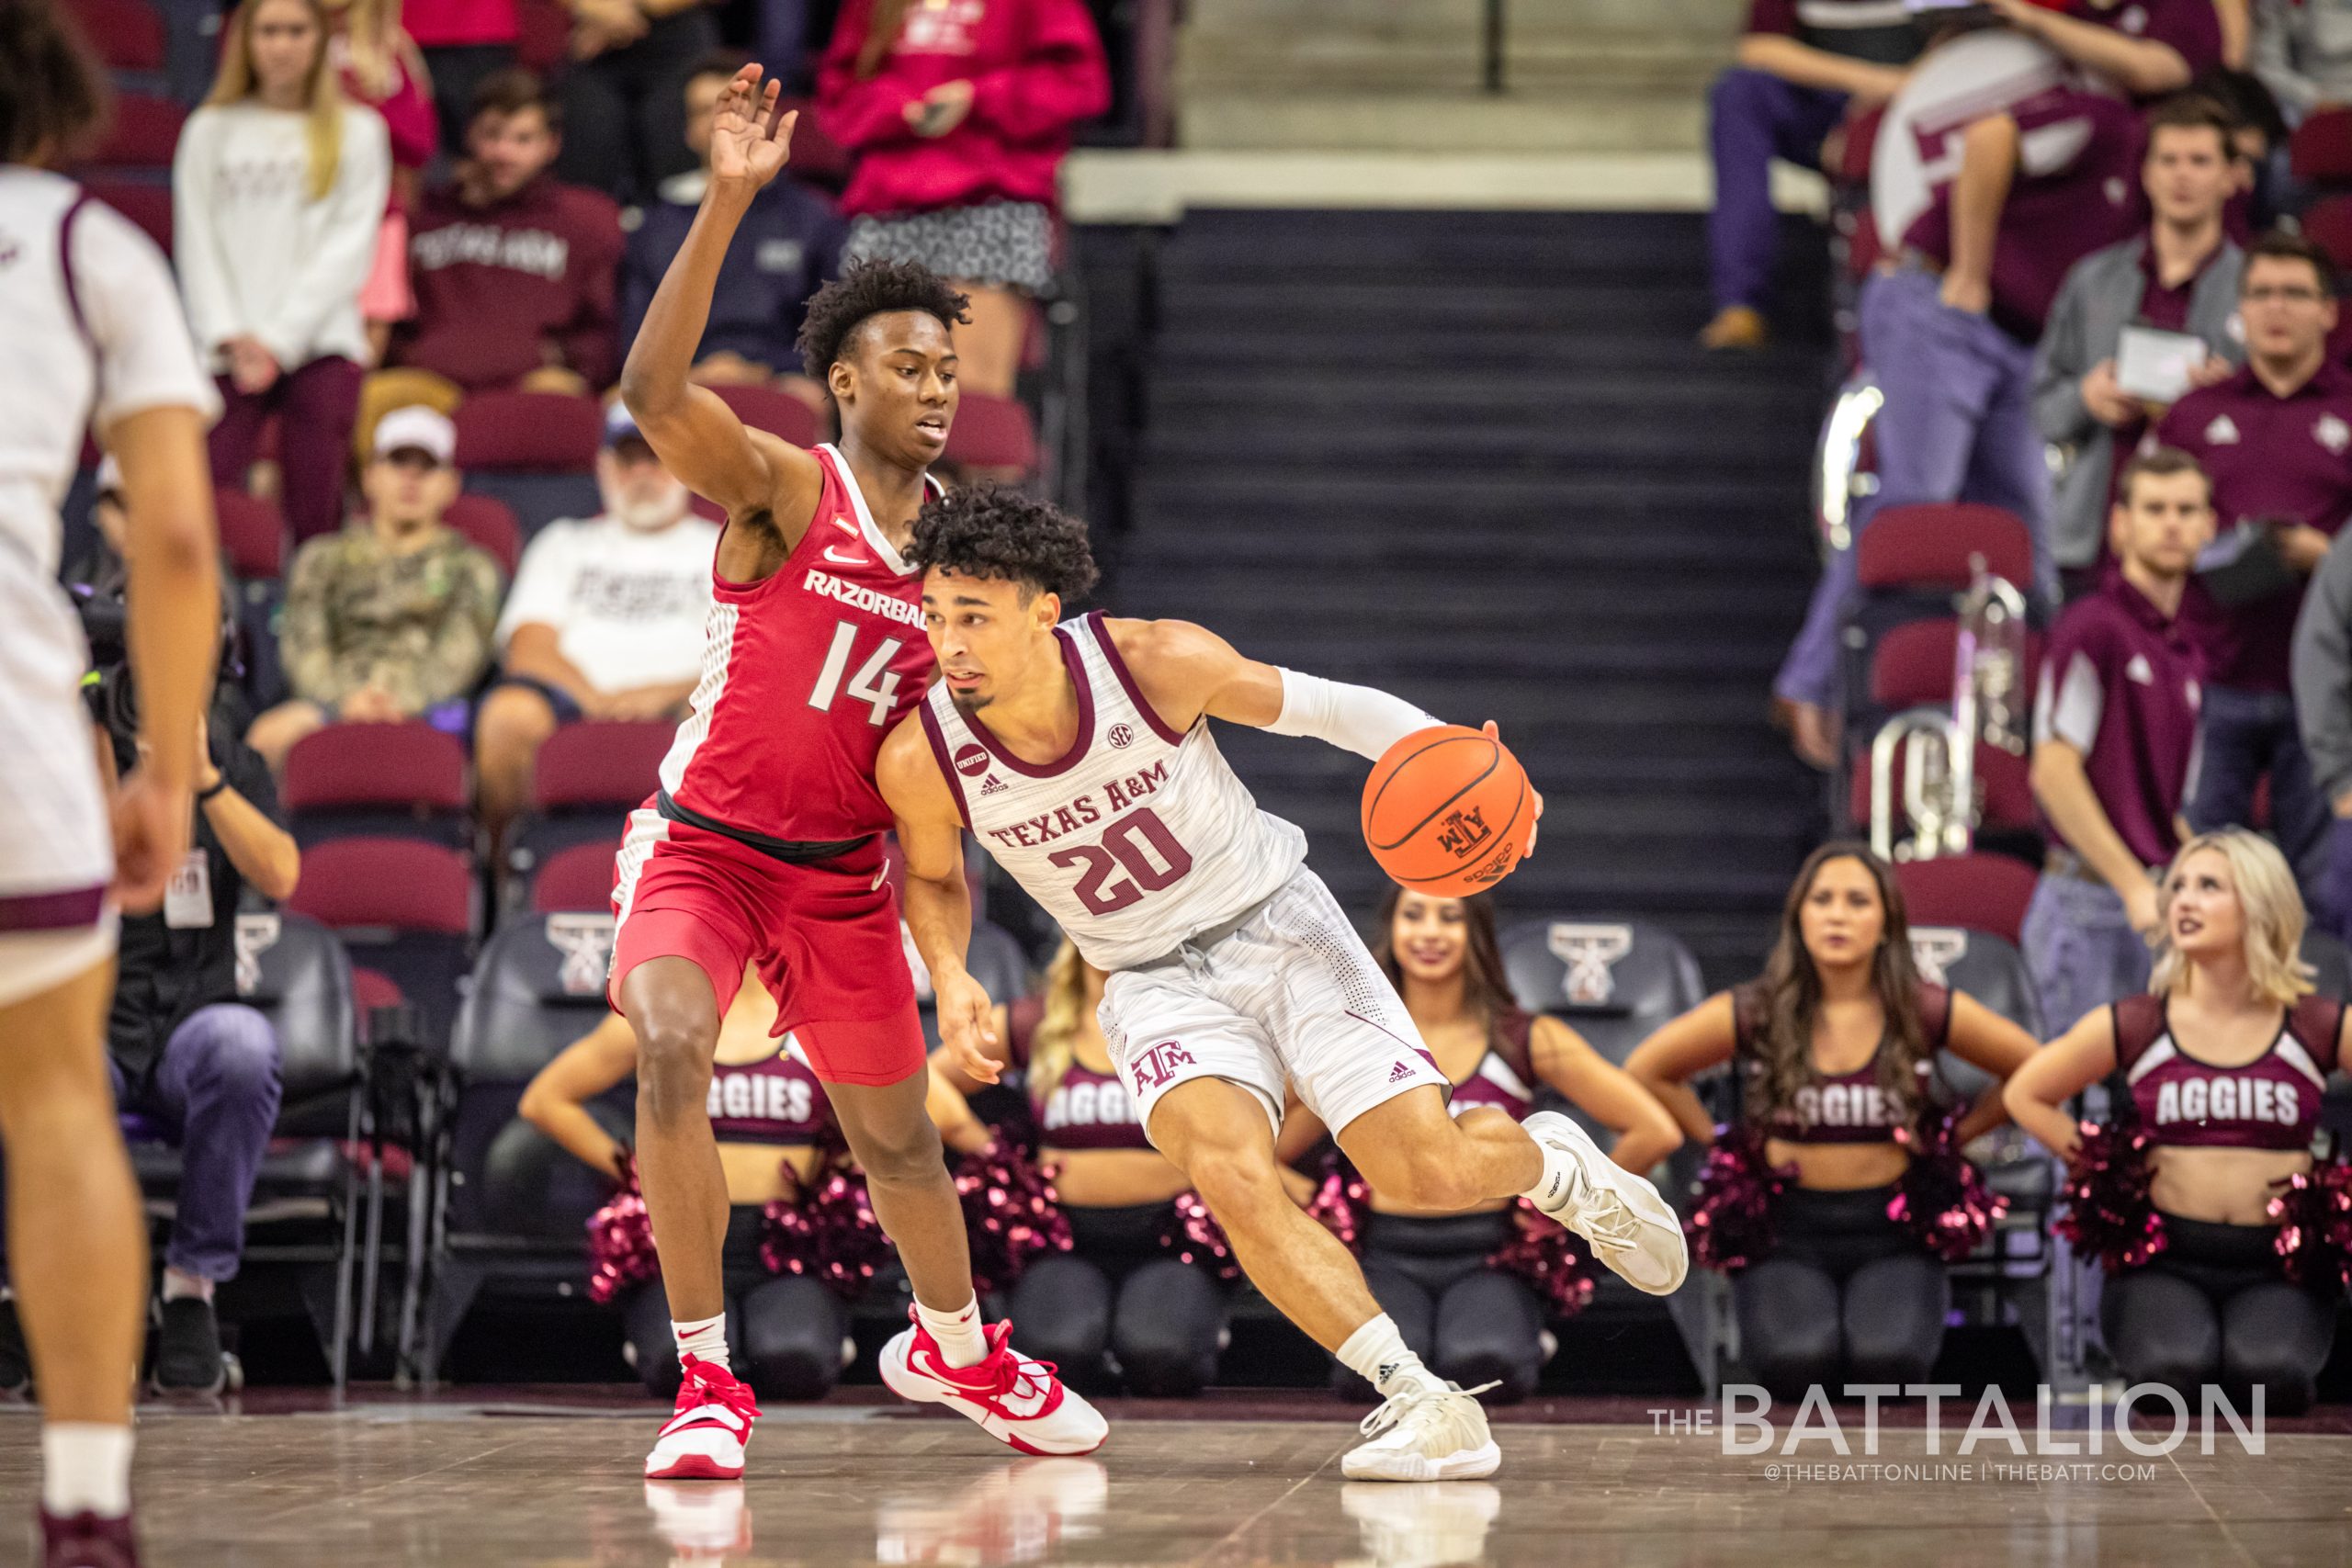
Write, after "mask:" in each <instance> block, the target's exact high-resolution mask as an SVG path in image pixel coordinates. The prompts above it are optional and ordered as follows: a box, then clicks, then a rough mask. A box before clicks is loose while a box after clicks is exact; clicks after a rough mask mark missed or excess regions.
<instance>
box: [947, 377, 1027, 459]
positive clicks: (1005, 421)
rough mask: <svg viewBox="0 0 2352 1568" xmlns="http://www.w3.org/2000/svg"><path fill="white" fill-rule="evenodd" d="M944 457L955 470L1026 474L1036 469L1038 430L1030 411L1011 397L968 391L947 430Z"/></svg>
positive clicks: (958, 405)
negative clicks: (976, 469)
mask: <svg viewBox="0 0 2352 1568" xmlns="http://www.w3.org/2000/svg"><path fill="white" fill-rule="evenodd" d="M945 456H946V458H947V460H948V461H949V462H951V463H954V464H955V465H956V466H957V467H958V468H994V469H1002V470H1006V471H1010V472H1015V473H1021V474H1029V473H1032V472H1035V469H1036V467H1037V431H1036V427H1035V425H1034V424H1032V423H1030V421H1029V411H1028V409H1027V408H1026V407H1024V406H1023V405H1022V404H1020V403H1018V402H1015V401H1014V400H1012V399H1011V398H991V397H989V396H988V395H987V394H985V393H982V392H967V393H965V394H964V396H963V399H962V400H960V401H959V402H958V403H957V404H956V423H954V424H953V425H951V426H950V427H949V428H948V432H947V451H946V454H945Z"/></svg>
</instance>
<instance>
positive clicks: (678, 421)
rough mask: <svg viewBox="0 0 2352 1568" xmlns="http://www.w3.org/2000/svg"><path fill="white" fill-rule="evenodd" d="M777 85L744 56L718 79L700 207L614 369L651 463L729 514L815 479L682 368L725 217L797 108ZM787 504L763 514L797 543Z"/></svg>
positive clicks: (812, 488) (757, 183)
mask: <svg viewBox="0 0 2352 1568" xmlns="http://www.w3.org/2000/svg"><path fill="white" fill-rule="evenodd" d="M779 91H780V85H779V84H777V83H775V82H770V83H768V84H767V85H766V87H765V88H764V89H763V88H762V87H761V85H760V68H759V67H758V66H757V65H746V66H745V67H743V69H742V70H741V72H739V73H736V77H735V79H734V80H733V81H732V82H730V83H729V84H728V85H727V92H726V95H725V96H723V97H721V98H720V100H719V104H718V118H717V119H716V121H715V122H714V123H713V124H712V126H711V132H710V136H711V153H710V164H711V175H710V184H709V186H707V188H706V189H705V191H704V192H703V198H702V207H701V209H699V210H698V211H696V212H695V220H694V226H693V227H692V228H691V229H689V230H688V231H687V232H686V241H685V243H684V244H683V245H681V246H680V247H679V248H678V254H677V256H676V257H675V258H674V259H673V261H672V262H671V263H670V270H669V271H668V272H667V273H665V274H663V275H662V287H661V288H658V289H656V290H655V291H654V295H653V302H652V303H651V304H650V305H649V306H648V307H647V308H646V311H645V321H644V324H643V325H642V326H641V327H639V329H638V333H637V341H636V343H634V344H631V345H630V347H629V351H628V363H627V364H626V365H624V366H622V367H621V399H622V400H623V401H625V402H627V403H628V411H629V413H630V414H631V415H632V416H633V417H634V418H635V419H636V421H637V427H638V429H639V431H641V432H643V434H644V435H645V439H646V440H647V441H648V442H649V443H650V444H651V445H652V447H653V450H654V451H655V452H656V453H658V454H659V455H660V456H661V458H662V464H663V466H665V467H666V468H669V470H670V471H671V472H672V473H673V474H675V475H677V476H678V478H680V479H683V480H684V481H685V483H686V487H687V488H688V489H689V490H692V491H695V492H696V493H697V494H700V495H703V496H707V497H708V498H709V499H710V500H712V501H714V502H718V504H719V505H721V506H723V507H725V508H726V509H727V511H728V514H729V516H743V515H748V514H751V513H757V512H762V511H768V512H770V513H771V514H772V515H773V514H774V509H775V496H776V493H777V491H779V490H785V491H790V492H793V493H797V492H798V491H802V490H805V491H807V492H808V495H809V507H810V508H813V507H814V505H815V502H816V495H817V492H818V490H819V487H820V485H821V484H822V482H823V476H822V474H821V472H820V469H819V468H818V466H817V460H816V458H815V457H811V456H810V455H809V454H808V453H806V452H803V451H801V450H800V449H799V448H797V447H796V446H792V445H790V444H789V443H787V442H784V441H780V440H777V439H776V438H775V437H774V436H771V435H768V434H764V433H761V432H753V431H751V430H748V429H746V428H745V427H744V424H743V422H742V421H741V420H740V419H738V418H736V417H735V413H734V411H733V410H731V409H729V407H728V406H727V405H726V403H725V402H723V401H721V400H719V397H718V394H717V393H715V392H713V391H711V390H709V389H707V388H704V387H697V386H695V384H694V383H693V382H691V381H689V380H688V379H687V373H688V372H689V371H691V370H692V369H693V368H694V363H695V351H696V350H697V349H698V348H699V347H700V346H701V344H702V335H703V329H704V328H705V327H706V326H707V324H708V322H709V320H710V299H711V293H712V291H713V290H714V289H715V288H717V287H718V268H719V264H720V263H721V262H722V261H723V260H725V259H726V255H727V247H728V245H729V243H732V242H733V240H734V238H735V230H736V227H737V226H738V225H739V224H741V222H742V220H743V214H744V213H745V212H746V211H748V210H749V209H750V208H751V205H752V197H755V196H757V195H758V194H759V192H760V190H761V188H762V187H763V186H766V185H767V184H768V183H769V182H770V181H772V180H774V179H775V177H776V175H778V174H780V173H782V172H783V169H784V165H785V160H786V155H787V154H788V153H789V152H790V150H791V146H792V127H793V122H794V120H795V119H796V118H797V115H792V114H786V113H784V112H782V110H781V109H780V108H779V107H778V105H777V95H778V92H779ZM788 510H789V511H790V512H791V515H790V516H789V517H786V516H775V525H776V526H777V527H778V528H779V529H780V530H782V531H784V533H785V543H786V546H787V547H789V546H791V545H794V544H797V542H798V539H799V536H800V533H801V532H802V530H803V529H804V528H805V526H806V524H807V518H806V515H805V513H806V511H807V510H808V509H807V508H797V507H795V508H790V509H788Z"/></svg>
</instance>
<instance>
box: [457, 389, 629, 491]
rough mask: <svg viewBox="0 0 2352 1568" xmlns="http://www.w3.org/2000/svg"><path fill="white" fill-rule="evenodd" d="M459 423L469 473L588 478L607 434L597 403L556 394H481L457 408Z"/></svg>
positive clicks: (461, 462)
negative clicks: (578, 475)
mask: <svg viewBox="0 0 2352 1568" xmlns="http://www.w3.org/2000/svg"><path fill="white" fill-rule="evenodd" d="M456 423H457V426H458V468H465V469H474V468H520V469H527V470H535V471H537V472H542V473H545V472H560V473H583V474H584V473H586V472H588V471H589V470H591V469H592V468H594V467H595V466H596V448H597V446H599V445H601V444H602V442H603V441H604V433H605V415H604V411H603V410H602V409H600V408H598V407H597V405H596V400H595V399H594V398H574V397H568V396H565V395H563V394H561V393H557V392H477V393H475V394H474V395H473V396H471V397H469V398H468V399H467V400H465V401H464V402H463V403H461V404H459V405H458V413H457V421H456Z"/></svg>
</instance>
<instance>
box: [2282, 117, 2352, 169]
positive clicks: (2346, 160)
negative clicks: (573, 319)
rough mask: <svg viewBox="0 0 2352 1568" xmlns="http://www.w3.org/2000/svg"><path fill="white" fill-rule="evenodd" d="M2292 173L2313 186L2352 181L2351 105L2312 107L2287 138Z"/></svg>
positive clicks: (2288, 157)
mask: <svg viewBox="0 0 2352 1568" xmlns="http://www.w3.org/2000/svg"><path fill="white" fill-rule="evenodd" d="M2287 161H2288V164H2289V165H2290V167H2291V168H2292V169H2293V170H2294V174H2295V177H2296V178H2297V179H2299V180H2304V181H2307V182H2309V183H2310V184H2312V185H2315V186H2341V185H2352V109H2346V108H2342V107H2337V106H2335V105H2332V104H2331V105H2328V106H2326V107H2321V108H2315V109H2313V110H2312V112H2311V114H2310V115H2309V116H2308V117H2307V118H2305V119H2304V120H2303V123H2302V124H2301V125H2299V126H2297V127H2295V131H2294V134H2293V135H2292V136H2290V137H2289V138H2288V139H2287Z"/></svg>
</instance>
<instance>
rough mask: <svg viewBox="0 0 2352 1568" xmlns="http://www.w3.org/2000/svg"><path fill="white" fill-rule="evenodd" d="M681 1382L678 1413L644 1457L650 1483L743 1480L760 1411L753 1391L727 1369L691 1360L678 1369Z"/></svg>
mask: <svg viewBox="0 0 2352 1568" xmlns="http://www.w3.org/2000/svg"><path fill="white" fill-rule="evenodd" d="M681 1364H682V1365H683V1366H684V1368H685V1373H686V1376H685V1382H683V1383H681V1384H680V1385H679V1386H678V1407H677V1412H676V1414H674V1415H673V1416H671V1417H670V1420H669V1423H668V1425H666V1426H664V1427H662V1435H661V1436H660V1437H659V1438H655V1439H654V1443H653V1451H652V1452H651V1453H650V1454H648V1455H646V1456H645V1478H646V1479H647V1480H648V1481H738V1480H741V1478H742V1474H743V1445H744V1444H745V1443H747V1442H749V1441H751V1439H752V1421H753V1419H754V1418H756V1417H757V1416H758V1415H759V1413H760V1406H759V1404H758V1402H757V1401H756V1400H754V1399H753V1398H752V1390H751V1386H750V1385H749V1384H748V1383H744V1382H738V1381H737V1379H736V1377H735V1374H734V1373H732V1372H730V1371H728V1370H727V1369H726V1368H725V1367H716V1366H713V1365H711V1364H710V1363H709V1362H708V1361H705V1360H700V1359H696V1358H695V1357H693V1356H688V1357H687V1358H685V1359H684V1362H682V1363H681Z"/></svg>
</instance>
